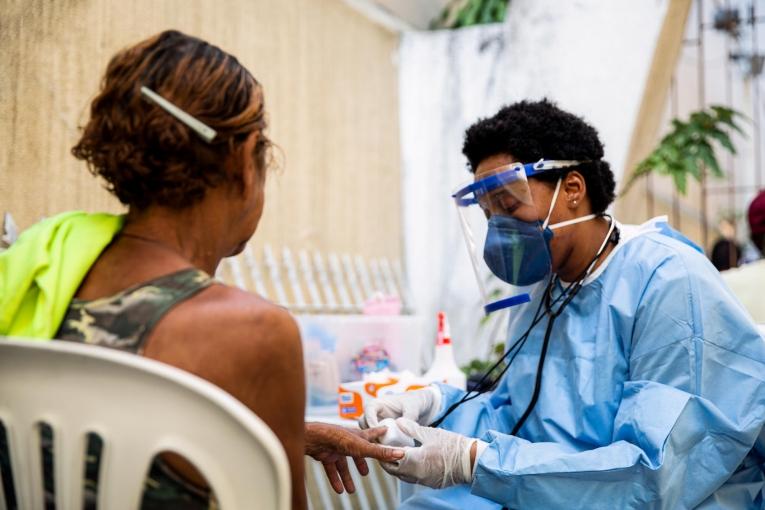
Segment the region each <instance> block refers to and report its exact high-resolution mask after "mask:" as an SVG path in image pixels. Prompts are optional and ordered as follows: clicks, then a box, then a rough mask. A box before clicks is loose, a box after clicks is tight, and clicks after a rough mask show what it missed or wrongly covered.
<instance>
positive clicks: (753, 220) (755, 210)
mask: <svg viewBox="0 0 765 510" xmlns="http://www.w3.org/2000/svg"><path fill="white" fill-rule="evenodd" d="M747 220H748V222H749V238H750V239H751V241H752V244H753V245H754V247H755V248H756V249H757V250H758V251H759V254H760V257H762V254H763V253H765V191H760V193H759V194H758V195H757V196H756V197H755V198H754V200H752V203H751V204H749V210H748V212H747ZM722 277H723V280H725V283H727V284H728V287H730V289H731V290H732V291H733V293H734V294H735V295H736V297H737V298H738V299H739V301H741V303H743V305H744V307H745V308H746V309H747V310H748V311H749V313H750V314H751V315H752V318H753V319H754V321H755V322H756V323H757V324H765V295H764V294H763V291H765V259H762V258H760V259H759V260H755V261H753V262H750V263H748V264H745V265H743V266H741V267H739V268H737V269H732V270H730V271H725V272H724V273H722Z"/></svg>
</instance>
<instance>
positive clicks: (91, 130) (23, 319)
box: [0, 31, 401, 509]
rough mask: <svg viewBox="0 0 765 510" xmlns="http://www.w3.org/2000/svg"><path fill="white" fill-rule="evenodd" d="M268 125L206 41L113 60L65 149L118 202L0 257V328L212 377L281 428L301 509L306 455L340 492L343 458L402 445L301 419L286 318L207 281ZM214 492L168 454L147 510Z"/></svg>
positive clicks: (248, 220)
mask: <svg viewBox="0 0 765 510" xmlns="http://www.w3.org/2000/svg"><path fill="white" fill-rule="evenodd" d="M265 129H266V113H265V106H264V100H263V90H262V87H261V86H260V84H259V83H258V82H257V81H256V80H255V78H254V77H253V76H252V75H251V74H250V73H249V71H247V69H245V68H244V67H243V66H242V65H241V64H240V63H239V62H238V61H237V59H236V58H235V57H233V56H232V55H229V54H228V53H226V52H224V51H222V50H221V49H219V48H217V47H216V46H213V45H211V44H208V43H207V42H205V41H202V40H200V39H197V38H195V37H190V36H187V35H185V34H182V33H180V32H177V31H166V32H162V33H160V34H158V35H156V36H154V37H151V38H149V39H147V40H145V41H143V42H141V43H139V44H137V45H135V46H133V47H130V48H127V49H125V50H124V51H121V52H119V53H118V54H117V55H115V56H114V58H112V60H111V61H110V63H109V65H108V67H107V70H106V74H105V76H104V78H103V81H102V85H101V91H100V93H99V94H98V96H97V97H96V98H95V99H94V100H93V102H92V106H91V109H90V118H89V120H88V122H87V124H86V125H85V127H84V130H83V133H82V138H81V139H80V141H79V142H78V143H77V145H76V146H75V147H74V148H73V150H72V153H73V154H74V156H75V157H77V158H78V159H81V160H83V161H85V162H86V163H87V164H88V167H89V169H90V171H91V172H92V173H93V174H94V175H95V176H98V177H100V178H102V179H103V180H104V181H105V182H106V187H107V189H108V190H109V191H111V192H112V193H113V194H114V195H115V196H116V197H117V198H118V199H119V200H120V201H121V202H122V203H123V204H125V205H126V206H127V208H128V212H127V214H126V215H125V216H113V215H106V214H85V213H65V214H63V215H59V216H57V217H54V218H50V219H48V220H45V221H43V222H41V223H40V224H38V225H36V226H34V227H32V228H30V229H29V230H28V231H27V232H25V233H24V234H23V235H22V237H21V238H20V239H19V241H18V242H17V243H16V244H14V245H13V246H12V247H11V248H10V249H9V250H8V251H6V252H5V253H3V255H2V259H0V275H2V278H0V310H2V312H0V334H8V335H14V336H27V337H41V338H55V339H60V340H67V341H72V342H84V343H87V344H92V345H100V346H106V347H111V348H115V349H120V350H124V351H128V352H132V353H136V354H138V355H141V356H146V357H147V358H152V359H155V360H159V361H162V362H165V363H168V364H170V365H173V366H176V367H179V368H181V369H184V370H187V371H189V372H191V373H193V374H196V375H197V376H199V377H202V378H204V379H206V380H208V381H211V382H213V383H214V384H216V385H218V386H219V387H221V388H223V389H224V390H226V391H227V392H229V393H230V394H231V395H233V396H234V397H236V398H237V399H239V400H240V401H241V402H243V403H244V404H245V405H247V406H248V407H249V408H250V409H252V411H253V412H255V413H256V414H257V415H258V416H259V417H260V418H261V419H262V420H263V421H264V422H265V423H266V424H267V425H268V426H269V427H270V428H271V429H272V430H273V431H274V433H275V434H276V435H277V437H278V438H279V440H280V441H281V443H282V445H283V447H284V449H285V451H286V453H287V457H288V459H289V464H290V469H291V477H292V492H293V494H292V498H293V507H294V508H304V507H305V504H306V501H305V490H304V481H303V480H304V479H303V455H304V453H307V454H310V455H312V456H314V457H315V458H317V459H318V460H321V461H322V462H323V464H324V466H325V469H326V471H327V475H328V476H329V478H330V481H331V483H332V484H333V486H334V488H335V490H337V491H338V492H341V491H342V490H343V488H344V487H345V488H347V489H348V490H350V491H352V490H353V489H354V487H353V481H352V480H351V478H350V473H349V471H348V466H347V463H346V455H350V456H353V457H354V458H355V460H356V463H357V466H358V468H359V470H360V471H361V472H362V474H366V464H365V463H364V460H363V457H365V456H374V457H376V458H380V459H387V460H394V459H396V458H398V457H400V455H401V453H400V452H398V451H395V450H391V449H384V448H382V447H381V446H379V445H374V444H371V443H370V442H369V441H368V439H372V438H375V437H378V436H379V434H380V433H382V432H384V429H382V430H377V431H374V432H373V433H371V434H368V433H366V432H365V433H358V432H356V433H354V432H351V431H349V430H346V429H344V428H341V427H333V426H330V425H323V424H304V420H303V417H304V414H303V413H304V409H305V386H304V377H303V359H302V351H301V342H300V335H299V332H298V328H297V326H296V323H295V321H294V319H293V318H292V317H291V316H290V314H289V313H288V312H287V311H286V310H284V309H283V308H281V307H279V306H276V305H274V304H272V303H270V302H269V301H267V300H265V299H264V298H262V297H260V296H257V295H254V294H251V293H249V292H245V291H243V290H240V289H237V288H233V287H229V286H226V285H223V284H221V283H219V282H217V281H215V280H214V279H213V278H212V275H214V274H215V271H216V268H217V266H218V264H219V263H220V261H221V259H222V258H224V257H230V256H233V255H236V254H238V253H239V252H241V251H242V249H243V248H244V246H245V244H246V243H247V241H248V240H249V239H250V237H251V236H252V235H253V233H254V232H255V229H256V228H257V226H258V222H259V220H260V217H261V214H262V212H263V205H264V198H265V197H264V187H265V181H266V175H267V170H268V163H269V149H270V147H271V143H270V141H269V139H268V138H267V136H266V134H265ZM276 381H278V383H279V384H278V385H277V386H274V383H275V382H276ZM275 388H276V389H275ZM113 398H117V399H118V398H120V396H119V395H114V396H113ZM168 405H172V403H171V402H169V403H168ZM2 451H4V450H3V448H0V452H2ZM0 460H2V459H0ZM0 464H1V463H0ZM0 471H2V469H1V468H0ZM210 499H211V496H210V491H209V489H208V488H207V486H206V483H205V480H204V479H203V478H202V477H201V476H200V474H199V473H198V472H197V471H196V469H195V468H194V467H193V466H191V465H190V464H188V463H187V462H186V461H184V460H183V459H182V458H180V457H177V456H174V455H171V454H163V455H162V456H161V458H159V459H157V460H156V461H155V462H154V464H153V465H152V467H151V470H150V473H149V480H148V481H147V484H146V491H145V493H144V501H143V508H176V509H178V508H206V507H208V505H209V503H210Z"/></svg>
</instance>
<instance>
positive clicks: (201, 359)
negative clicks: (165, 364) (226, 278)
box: [145, 284, 302, 372]
mask: <svg viewBox="0 0 765 510" xmlns="http://www.w3.org/2000/svg"><path fill="white" fill-rule="evenodd" d="M178 353H185V354H181V356H183V357H184V358H189V359H187V360H185V361H186V363H184V364H187V363H188V364H190V365H191V366H187V368H188V369H192V366H193V367H195V368H196V367H197V366H204V367H205V369H204V370H205V371H207V370H213V371H215V369H216V367H219V368H220V369H222V370H226V371H232V370H233V371H236V370H235V368H236V367H237V366H239V367H245V368H246V367H252V366H253V365H257V366H259V367H260V368H262V369H264V370H265V371H269V368H268V367H269V366H270V367H272V368H274V369H277V368H278V367H279V366H280V365H282V363H284V362H287V363H292V362H294V361H295V359H300V358H302V349H301V343H300V333H299V330H298V327H297V323H296V322H295V320H294V318H293V317H292V315H290V313H289V312H288V311H287V310H286V309H284V308H282V307H280V306H278V305H275V304H274V303H271V302H270V301H268V300H266V299H263V298H262V297H260V296H257V295H255V294H251V293H249V292H245V291H243V290H241V289H237V288H233V287H228V286H226V285H222V284H214V285H212V286H211V287H209V288H208V289H206V290H204V291H202V292H200V293H199V294H198V295H196V296H194V297H193V298H191V299H189V300H188V301H186V302H184V303H182V304H180V305H178V306H177V307H176V308H175V309H174V310H172V311H171V312H170V313H168V315H167V316H166V317H165V318H164V319H163V320H162V321H161V322H160V323H159V324H158V326H157V328H156V329H155V331H154V332H153V334H152V335H151V337H150V338H149V341H148V343H147V346H146V352H145V354H146V356H148V357H157V358H160V359H162V358H165V357H171V358H172V359H175V358H176V355H177V354H178ZM173 364H175V363H173ZM191 371H194V372H196V371H197V370H193V369H192V370H191Z"/></svg>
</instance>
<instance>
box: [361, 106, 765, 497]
mask: <svg viewBox="0 0 765 510" xmlns="http://www.w3.org/2000/svg"><path fill="white" fill-rule="evenodd" d="M463 153H464V154H465V156H466V157H467V160H468V169H469V170H470V172H471V173H472V174H473V175H472V180H471V181H470V183H469V184H467V185H466V186H465V187H463V188H461V189H460V190H458V191H456V192H455V195H454V200H455V202H456V203H457V205H458V206H459V208H460V210H463V209H470V208H473V209H475V210H476V212H477V213H478V214H477V215H476V216H479V218H476V220H480V221H475V222H473V223H468V222H463V227H464V228H465V230H466V231H468V230H469V231H470V232H471V233H474V232H478V230H477V228H478V227H477V226H480V227H482V228H484V229H485V232H486V236H485V243H476V245H477V247H478V248H479V250H480V251H481V252H482V253H481V256H480V257H474V259H473V260H474V261H480V262H477V264H483V263H484V262H485V266H484V265H481V266H478V265H477V266H476V269H486V272H487V273H488V272H489V271H491V273H493V274H494V275H495V276H496V278H498V279H499V280H502V281H503V282H505V283H507V284H510V285H512V287H509V289H515V290H514V292H515V291H519V290H520V289H521V288H523V289H525V290H526V291H527V292H526V294H525V295H524V294H517V295H514V296H511V297H509V298H506V299H503V300H497V301H493V302H492V303H490V304H488V305H487V310H488V311H490V310H492V309H497V308H500V307H503V306H505V307H506V306H507V305H508V304H512V303H516V304H517V303H518V301H522V300H520V299H516V298H519V297H524V296H525V301H526V302H527V304H525V305H523V306H519V307H517V308H510V312H509V314H510V321H509V324H508V330H507V342H506V345H507V346H508V349H507V351H506V353H505V356H504V358H503V359H502V360H501V361H502V362H503V363H498V364H496V365H495V366H494V367H493V369H492V370H490V371H489V372H488V373H487V374H486V375H485V377H484V378H483V380H482V381H481V382H480V383H479V384H478V388H477V390H476V391H474V392H468V393H466V392H464V391H460V390H457V389H456V388H453V387H449V386H447V385H442V384H439V385H436V386H431V387H429V388H426V389H424V390H418V391H413V392H410V393H407V394H403V395H391V396H386V397H384V398H382V399H379V400H378V401H377V402H376V403H374V404H372V405H370V406H366V407H365V409H364V413H365V414H364V417H363V420H362V425H363V426H367V425H376V424H377V423H378V421H379V420H380V419H381V418H398V420H397V423H398V424H399V427H400V428H401V429H402V430H403V431H404V432H405V433H406V434H408V435H410V436H412V437H413V438H414V439H415V440H417V441H418V442H419V443H420V446H419V447H418V448H409V449H407V451H406V455H405V457H404V458H403V459H402V460H401V461H400V462H398V463H383V467H385V468H386V470H387V471H389V472H391V473H393V474H396V475H397V476H399V477H401V478H402V479H404V480H406V481H408V482H418V483H421V484H424V485H428V486H429V487H431V488H432V489H427V490H423V491H421V492H419V493H417V494H415V495H414V496H413V497H412V498H411V499H408V500H407V501H406V502H405V503H404V504H403V505H402V506H401V509H402V510H403V509H407V510H414V509H440V510H446V509H457V508H470V509H471V510H479V509H492V510H500V509H502V508H523V509H532V508H539V509H552V508H556V509H557V508H565V509H626V508H630V509H638V508H640V509H649V508H650V509H690V508H703V509H712V508H715V509H719V508H730V509H733V508H736V509H744V508H747V509H749V508H752V509H754V508H757V509H760V508H763V504H765V500H764V499H763V498H764V497H765V463H764V462H763V459H765V431H763V423H765V342H763V339H762V338H761V337H760V335H759V333H758V331H757V328H756V326H755V325H754V324H753V323H752V320H751V318H750V317H749V316H748V315H747V313H746V312H745V311H744V310H743V308H742V307H741V305H740V304H739V303H738V302H737V301H736V300H735V299H734V298H733V296H732V294H731V292H730V290H729V289H728V288H727V287H726V286H725V285H724V284H723V282H722V280H721V278H720V275H719V273H718V272H717V270H715V268H714V267H713V266H712V265H711V264H710V263H709V261H708V260H707V259H706V257H705V256H704V254H703V253H702V252H701V251H700V250H699V249H698V247H696V246H694V245H692V243H690V241H688V240H687V239H686V238H684V237H683V236H682V235H681V234H679V233H678V232H677V231H674V230H672V229H671V228H670V227H669V226H668V225H667V223H666V219H661V218H655V219H653V220H651V221H648V222H646V223H644V224H643V225H623V224H620V223H618V222H617V221H615V220H614V218H613V217H611V216H610V214H608V212H607V209H608V207H609V205H610V204H611V202H612V201H613V199H614V189H615V184H614V176H613V174H612V172H611V169H610V167H609V164H608V163H607V162H606V161H605V160H604V159H603V156H604V153H603V145H602V143H601V142H600V140H599V137H598V134H597V132H596V131H595V129H593V128H592V126H590V125H588V124H587V123H586V122H585V121H584V120H582V119H581V118H580V117H577V116H576V115H573V114H571V113H568V112H565V111H563V110H561V109H560V108H558V107H557V106H555V105H554V104H552V103H551V102H549V101H522V102H519V103H515V104H512V105H509V106H507V107H505V108H502V109H501V110H500V111H499V112H497V113H496V114H495V115H494V116H492V117H489V118H486V119H482V120H480V121H478V122H476V123H475V124H474V125H473V126H471V127H470V128H469V129H468V130H467V133H466V135H465V144H464V146H463ZM463 217H464V216H463ZM483 231H484V230H481V231H480V232H483ZM474 238H475V236H471V237H470V239H471V240H472V239H474ZM479 239H480V238H479ZM481 259H482V260H481ZM402 411H403V412H402ZM402 414H403V417H401V418H399V416H401V415H402Z"/></svg>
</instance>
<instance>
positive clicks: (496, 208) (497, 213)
mask: <svg viewBox="0 0 765 510" xmlns="http://www.w3.org/2000/svg"><path fill="white" fill-rule="evenodd" d="M580 163H581V162H579V161H556V160H541V161H539V162H537V163H526V164H522V163H512V164H510V165H505V166H502V167H500V168H496V169H494V170H491V171H489V172H487V173H485V174H482V175H481V176H479V177H480V178H479V179H477V180H475V181H473V182H471V183H469V184H467V185H464V186H462V187H460V188H459V189H458V190H457V191H456V192H455V193H454V194H453V195H452V197H453V198H454V202H455V205H456V206H457V211H458V213H459V218H460V226H461V227H462V232H463V234H464V236H465V242H466V244H467V248H468V253H469V255H470V260H471V262H472V265H473V270H474V273H475V276H476V279H477V281H478V287H479V290H480V292H481V297H482V299H483V301H484V311H485V312H486V313H487V314H489V313H492V312H494V311H497V310H501V309H503V308H508V307H511V306H514V305H518V304H521V303H524V302H528V301H529V299H530V298H529V295H528V292H526V290H528V289H523V287H526V286H529V285H532V284H535V283H537V282H540V281H542V280H544V279H545V278H546V277H547V276H548V275H549V274H550V272H551V270H552V269H551V267H552V265H551V254H550V240H551V239H552V237H553V230H555V229H558V228H562V227H565V226H568V225H572V224H574V223H579V222H582V221H587V220H590V219H593V218H595V217H596V216H595V215H594V214H592V215H587V216H583V217H580V218H575V219H573V220H569V221H565V222H561V223H556V224H553V225H550V224H549V222H550V215H551V214H552V210H553V208H554V206H555V203H556V201H557V198H558V194H559V192H560V186H561V181H560V179H559V180H558V183H557V184H556V186H555V192H554V193H553V198H552V201H551V203H550V204H549V206H547V205H546V204H545V206H546V209H547V210H546V211H542V210H540V209H539V208H538V207H537V204H535V203H534V201H533V200H532V198H531V192H530V189H529V184H528V177H530V176H533V175H535V174H537V173H540V172H543V171H547V170H552V169H557V168H567V167H571V166H576V165H579V164H580ZM543 212H546V216H545V220H544V221H540V220H539V218H540V216H541V215H542V213H543ZM487 220H488V221H487Z"/></svg>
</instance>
